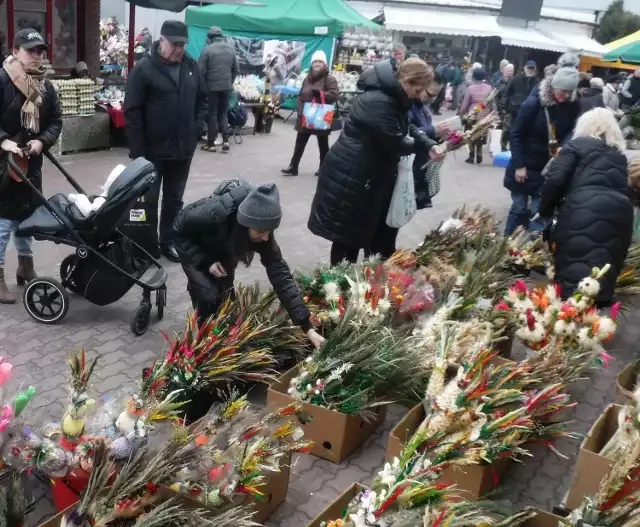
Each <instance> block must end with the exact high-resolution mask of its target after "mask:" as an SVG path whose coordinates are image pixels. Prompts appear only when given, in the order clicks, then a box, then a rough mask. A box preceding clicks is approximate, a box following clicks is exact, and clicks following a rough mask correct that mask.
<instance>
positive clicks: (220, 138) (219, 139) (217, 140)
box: [213, 136, 223, 146]
mask: <svg viewBox="0 0 640 527" xmlns="http://www.w3.org/2000/svg"><path fill="white" fill-rule="evenodd" d="M222 143H223V141H222V137H220V136H218V137H217V138H216V140H215V141H214V142H213V144H214V145H216V146H220V145H221V144H222Z"/></svg>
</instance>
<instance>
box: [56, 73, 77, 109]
mask: <svg viewBox="0 0 640 527" xmlns="http://www.w3.org/2000/svg"><path fill="white" fill-rule="evenodd" d="M53 84H54V86H55V87H56V89H57V90H58V98H59V99H60V106H61V107H62V116H63V117H68V116H71V115H78V113H79V110H80V102H79V99H78V90H77V88H76V82H75V80H66V79H58V80H55V81H53Z"/></svg>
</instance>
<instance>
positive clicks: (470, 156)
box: [464, 150, 476, 165]
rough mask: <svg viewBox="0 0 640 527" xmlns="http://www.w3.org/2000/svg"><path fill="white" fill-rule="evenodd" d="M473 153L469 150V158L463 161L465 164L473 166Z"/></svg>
mask: <svg viewBox="0 0 640 527" xmlns="http://www.w3.org/2000/svg"><path fill="white" fill-rule="evenodd" d="M474 153H475V152H474V151H473V150H471V152H470V153H469V157H467V159H465V160H464V162H465V163H469V164H470V165H473V164H474V163H475V161H476V160H475V156H474V155H473V154H474Z"/></svg>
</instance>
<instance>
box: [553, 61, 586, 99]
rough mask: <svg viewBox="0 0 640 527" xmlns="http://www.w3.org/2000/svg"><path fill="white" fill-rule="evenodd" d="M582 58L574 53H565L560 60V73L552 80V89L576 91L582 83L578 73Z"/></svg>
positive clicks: (555, 74) (557, 72)
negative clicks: (579, 83)
mask: <svg viewBox="0 0 640 527" xmlns="http://www.w3.org/2000/svg"><path fill="white" fill-rule="evenodd" d="M578 64H580V58H579V57H578V56H577V55H575V54H573V53H565V54H564V55H562V56H561V57H560V58H559V59H558V71H556V72H555V73H554V75H553V77H552V78H551V87H552V88H553V89H554V90H562V91H574V90H575V89H576V88H577V87H578V82H579V81H580V73H579V72H578Z"/></svg>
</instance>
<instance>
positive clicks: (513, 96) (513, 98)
mask: <svg viewBox="0 0 640 527" xmlns="http://www.w3.org/2000/svg"><path fill="white" fill-rule="evenodd" d="M538 83H539V80H538V78H537V77H527V76H526V75H525V74H524V73H518V75H516V76H515V77H513V78H512V79H511V80H510V81H509V83H508V84H507V87H506V88H505V89H504V90H503V91H502V93H501V97H502V100H501V101H500V103H499V104H498V107H499V108H500V109H501V110H502V111H503V112H506V113H507V114H509V115H511V116H512V117H515V116H516V115H517V114H518V111H519V110H520V106H522V105H523V104H524V101H526V100H527V97H529V95H530V94H531V91H532V90H533V89H534V88H535V87H536V86H537V85H538Z"/></svg>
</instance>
